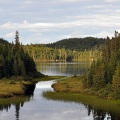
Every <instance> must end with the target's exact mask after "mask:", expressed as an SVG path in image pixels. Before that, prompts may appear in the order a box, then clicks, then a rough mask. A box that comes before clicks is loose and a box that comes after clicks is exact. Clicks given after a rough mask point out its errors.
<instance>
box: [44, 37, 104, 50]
mask: <svg viewBox="0 0 120 120" xmlns="http://www.w3.org/2000/svg"><path fill="white" fill-rule="evenodd" d="M105 41H106V39H103V38H94V37H86V38H69V39H63V40H60V41H58V42H54V43H51V44H46V45H45V46H46V47H51V48H65V49H69V50H77V51H84V50H85V49H86V50H90V49H95V48H96V47H100V46H101V45H104V44H105Z"/></svg>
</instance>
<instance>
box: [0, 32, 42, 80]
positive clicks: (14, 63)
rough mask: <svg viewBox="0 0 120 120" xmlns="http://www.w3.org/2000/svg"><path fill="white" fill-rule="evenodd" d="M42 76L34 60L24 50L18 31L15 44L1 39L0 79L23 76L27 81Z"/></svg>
mask: <svg viewBox="0 0 120 120" xmlns="http://www.w3.org/2000/svg"><path fill="white" fill-rule="evenodd" d="M40 75H41V73H39V72H37V69H36V66H35V63H34V61H33V58H32V57H30V56H29V54H28V53H27V52H25V51H24V50H23V46H22V45H21V44H20V42H19V33H18V31H16V33H15V43H12V44H11V43H8V42H7V41H5V40H3V39H0V78H4V77H7V78H10V77H12V76H15V77H18V76H22V77H23V78H26V79H27V78H29V77H36V76H40Z"/></svg>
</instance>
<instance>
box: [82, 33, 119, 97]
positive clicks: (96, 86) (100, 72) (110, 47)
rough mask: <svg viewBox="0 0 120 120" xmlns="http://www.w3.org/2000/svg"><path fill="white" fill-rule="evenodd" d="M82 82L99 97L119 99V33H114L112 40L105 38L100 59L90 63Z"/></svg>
mask: <svg viewBox="0 0 120 120" xmlns="http://www.w3.org/2000/svg"><path fill="white" fill-rule="evenodd" d="M83 82H84V87H85V88H91V89H93V90H95V91H98V92H97V93H98V95H100V96H103V97H108V98H109V97H114V98H119V99H120V33H118V32H116V31H115V37H114V38H112V39H110V38H109V37H107V41H106V44H105V48H104V49H103V57H102V59H98V60H97V61H96V62H95V61H94V62H93V63H92V65H91V68H90V71H89V73H88V77H87V78H86V80H84V81H83Z"/></svg>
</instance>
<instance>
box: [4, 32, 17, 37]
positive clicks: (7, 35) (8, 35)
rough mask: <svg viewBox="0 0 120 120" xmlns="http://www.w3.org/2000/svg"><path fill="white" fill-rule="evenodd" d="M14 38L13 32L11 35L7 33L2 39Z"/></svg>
mask: <svg viewBox="0 0 120 120" xmlns="http://www.w3.org/2000/svg"><path fill="white" fill-rule="evenodd" d="M14 36H15V33H14V32H12V33H7V34H5V35H4V37H7V38H9V37H14Z"/></svg>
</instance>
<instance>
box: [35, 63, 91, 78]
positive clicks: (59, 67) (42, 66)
mask: <svg viewBox="0 0 120 120" xmlns="http://www.w3.org/2000/svg"><path fill="white" fill-rule="evenodd" d="M90 64H91V62H58V63H57V62H55V63H54V62H51V63H37V69H38V70H39V71H40V72H41V73H43V74H45V75H51V76H56V75H57V76H71V75H72V76H73V75H75V74H76V75H82V74H84V73H85V72H87V70H88V69H89V67H90Z"/></svg>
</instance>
